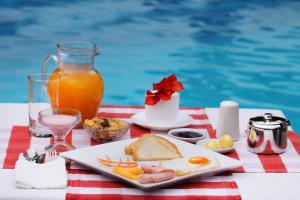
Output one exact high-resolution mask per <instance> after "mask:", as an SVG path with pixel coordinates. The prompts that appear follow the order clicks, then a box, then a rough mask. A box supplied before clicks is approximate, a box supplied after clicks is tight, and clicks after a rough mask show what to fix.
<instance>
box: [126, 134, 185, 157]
mask: <svg viewBox="0 0 300 200" xmlns="http://www.w3.org/2000/svg"><path fill="white" fill-rule="evenodd" d="M125 153H126V154H132V155H133V160H139V161H141V160H168V159H174V158H180V157H182V155H181V154H180V152H179V150H178V149H177V147H176V145H175V144H173V143H172V142H170V141H169V140H167V139H165V138H163V137H160V136H157V135H154V134H144V135H142V136H141V137H140V138H139V139H138V140H136V141H135V142H133V143H131V144H129V145H128V146H126V147H125Z"/></svg>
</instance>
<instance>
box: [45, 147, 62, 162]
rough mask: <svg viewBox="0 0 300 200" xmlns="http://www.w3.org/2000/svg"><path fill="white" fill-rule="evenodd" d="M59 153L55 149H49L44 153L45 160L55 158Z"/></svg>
mask: <svg viewBox="0 0 300 200" xmlns="http://www.w3.org/2000/svg"><path fill="white" fill-rule="evenodd" d="M58 156H59V153H58V152H57V151H56V150H55V149H49V150H48V151H47V155H46V162H48V161H51V160H54V159H56V158H57V157H58Z"/></svg>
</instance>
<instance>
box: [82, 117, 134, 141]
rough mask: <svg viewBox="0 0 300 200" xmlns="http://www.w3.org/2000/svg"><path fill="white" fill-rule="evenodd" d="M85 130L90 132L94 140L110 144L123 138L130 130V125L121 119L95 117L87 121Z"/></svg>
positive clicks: (84, 125) (84, 126)
mask: <svg viewBox="0 0 300 200" xmlns="http://www.w3.org/2000/svg"><path fill="white" fill-rule="evenodd" d="M83 128H84V129H85V130H86V131H88V132H89V134H90V135H91V137H92V138H93V139H94V140H97V141H99V142H110V141H114V140H117V139H119V138H120V137H122V136H123V135H124V134H125V133H126V132H127V130H128V129H129V124H128V123H127V122H125V121H124V120H120V119H112V118H105V117H94V118H92V119H86V120H85V121H84V123H83Z"/></svg>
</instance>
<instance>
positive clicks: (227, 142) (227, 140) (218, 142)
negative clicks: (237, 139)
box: [204, 134, 233, 150]
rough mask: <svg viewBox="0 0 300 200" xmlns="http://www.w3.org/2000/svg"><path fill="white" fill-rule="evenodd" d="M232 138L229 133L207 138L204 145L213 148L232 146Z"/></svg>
mask: <svg viewBox="0 0 300 200" xmlns="http://www.w3.org/2000/svg"><path fill="white" fill-rule="evenodd" d="M232 145H233V140H232V137H231V136H230V135H227V134H225V135H223V136H221V137H220V138H219V139H210V140H208V141H207V142H206V143H205V145H204V147H205V148H207V149H211V150H215V149H227V148H230V147H232Z"/></svg>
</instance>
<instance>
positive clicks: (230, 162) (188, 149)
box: [61, 135, 242, 190]
mask: <svg viewBox="0 0 300 200" xmlns="http://www.w3.org/2000/svg"><path fill="white" fill-rule="evenodd" d="M160 136H162V135H160ZM162 137H166V138H167V139H168V140H170V141H171V142H173V143H175V144H176V145H177V147H178V149H179V151H180V152H181V154H182V155H184V156H185V157H192V156H197V155H204V156H208V157H214V158H216V159H217V160H218V162H219V163H220V167H219V168H217V169H212V170H209V171H206V172H198V173H195V174H190V175H186V176H181V177H175V178H174V179H171V180H168V181H163V182H159V183H152V184H141V183H139V182H138V181H134V180H129V179H127V178H124V177H122V176H120V175H117V174H115V173H113V172H112V169H111V168H109V167H104V166H102V165H101V164H99V163H98V162H97V160H96V157H100V158H105V156H106V155H109V156H110V157H111V158H112V159H113V158H115V159H119V158H120V157H121V158H123V159H124V160H125V159H126V158H127V157H128V155H125V153H124V147H125V146H126V145H128V144H130V143H131V142H133V141H134V140H136V139H128V140H122V141H117V142H112V143H106V144H101V145H96V146H91V147H87V148H82V149H76V150H73V151H69V152H65V153H62V154H61V156H62V157H64V158H67V159H70V160H73V161H75V162H78V163H80V164H82V165H84V166H86V167H89V168H91V169H93V170H95V171H97V172H99V173H101V174H103V175H106V176H109V177H112V178H115V179H118V180H121V181H123V182H126V183H128V184H131V185H133V186H135V187H137V188H140V189H142V190H155V189H159V188H163V187H167V186H170V185H174V184H177V183H180V182H183V181H186V180H188V179H190V178H193V177H208V176H213V175H215V174H217V173H221V172H224V171H228V170H230V169H233V168H236V167H240V166H242V163H241V162H240V161H238V160H235V159H232V158H229V157H226V156H223V155H222V154H219V153H215V152H213V151H209V150H206V149H204V148H202V147H199V146H196V145H193V144H190V143H187V142H183V141H180V140H177V139H174V138H170V137H168V136H162ZM147 163H148V164H154V165H158V163H159V161H147Z"/></svg>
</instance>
